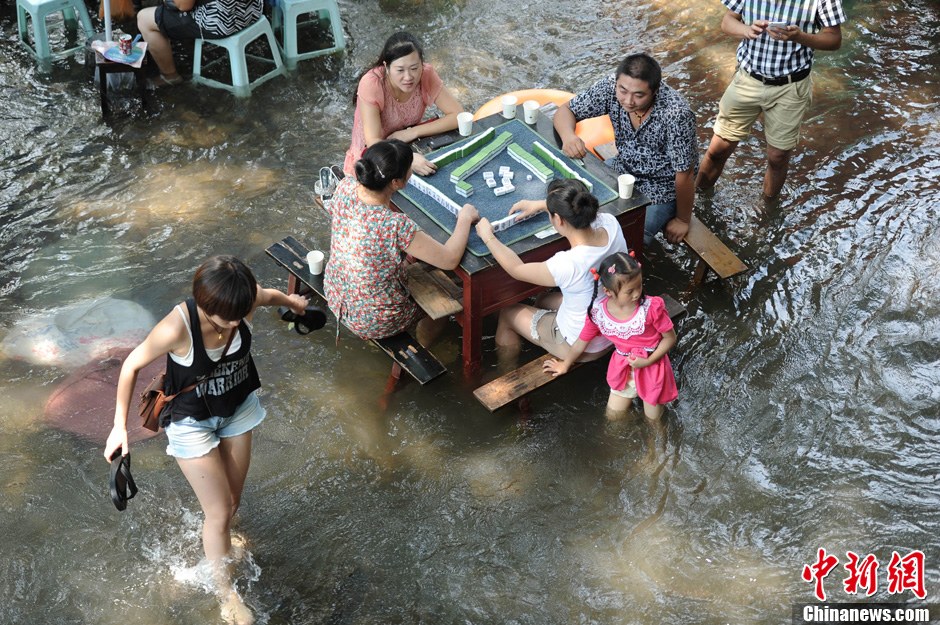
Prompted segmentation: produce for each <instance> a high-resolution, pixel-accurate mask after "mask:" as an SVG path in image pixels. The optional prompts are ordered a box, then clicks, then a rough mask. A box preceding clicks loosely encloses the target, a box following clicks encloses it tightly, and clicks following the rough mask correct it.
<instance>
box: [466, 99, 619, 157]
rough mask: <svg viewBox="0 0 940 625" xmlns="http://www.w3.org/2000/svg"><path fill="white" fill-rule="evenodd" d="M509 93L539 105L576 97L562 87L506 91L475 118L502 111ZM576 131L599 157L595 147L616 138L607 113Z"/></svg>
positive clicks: (583, 122)
mask: <svg viewBox="0 0 940 625" xmlns="http://www.w3.org/2000/svg"><path fill="white" fill-rule="evenodd" d="M507 95H514V96H516V99H517V100H518V101H519V104H522V103H523V102H525V101H526V100H535V101H536V102H538V103H539V105H544V104H548V103H549V102H554V103H555V104H557V105H558V106H561V105H562V104H564V103H566V102H567V101H568V100H570V99H571V98H573V97H574V94H573V93H571V92H570V91H562V90H560V89H522V90H521V91H510V92H509V93H504V94H502V95H499V96H497V97H495V98H493V99H492V100H490V101H489V102H487V103H486V104H484V105H483V106H481V107H480V108H478V109H477V112H476V113H474V114H473V119H474V120H478V119H482V118H484V117H488V116H490V115H492V114H493V113H499V112H500V111H502V110H503V102H502V100H503V96H507ZM574 133H575V134H576V135H578V136H579V137H581V140H582V141H584V145H585V146H587V148H588V149H589V150H590V151H591V152H594V155H595V156H597V157H598V158H602V157H601V156H600V154H598V153H597V151H596V150H595V149H594V148H595V147H597V146H599V145H604V144H606V143H611V142H612V141H613V140H614V127H613V126H612V125H611V124H610V118H609V117H607V116H606V115H604V116H603V117H594V118H591V119H585V120H584V121H580V122H578V123H577V125H576V126H575V127H574Z"/></svg>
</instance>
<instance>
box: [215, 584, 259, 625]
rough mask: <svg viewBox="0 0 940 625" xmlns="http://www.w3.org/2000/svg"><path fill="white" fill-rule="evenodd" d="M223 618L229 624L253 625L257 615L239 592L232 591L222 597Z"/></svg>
mask: <svg viewBox="0 0 940 625" xmlns="http://www.w3.org/2000/svg"><path fill="white" fill-rule="evenodd" d="M222 620H223V621H225V622H226V623H227V624H228V625H253V623H254V622H255V617H254V615H253V614H252V613H251V610H249V609H248V606H246V605H245V602H244V601H242V598H241V597H239V596H238V593H237V592H235V591H232V592H230V593H229V594H228V596H227V597H225V598H224V599H222Z"/></svg>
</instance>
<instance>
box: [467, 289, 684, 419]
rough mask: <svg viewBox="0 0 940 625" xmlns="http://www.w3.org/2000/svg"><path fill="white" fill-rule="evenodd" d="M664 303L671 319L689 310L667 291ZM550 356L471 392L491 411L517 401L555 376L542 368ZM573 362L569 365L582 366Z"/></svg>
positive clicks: (603, 360)
mask: <svg viewBox="0 0 940 625" xmlns="http://www.w3.org/2000/svg"><path fill="white" fill-rule="evenodd" d="M660 297H662V298H663V301H664V302H665V303H666V311H667V312H668V313H669V317H670V318H671V319H672V320H673V322H675V321H677V320H678V319H680V318H681V317H683V316H684V315H685V314H686V313H687V312H688V311H687V310H686V309H685V306H683V305H682V304H680V303H679V302H677V301H676V300H674V299H673V298H672V297H670V296H668V295H665V294H664V295H661V296H660ZM549 358H553V356H552V355H551V354H543V355H542V356H539V357H538V358H536V359H535V360H533V361H531V362H529V363H527V364H525V365H522V366H521V367H519V368H518V369H515V370H514V371H510V372H509V373H507V374H505V375H503V376H501V377H499V378H496V379H495V380H493V381H492V382H488V383H487V384H484V385H483V386H481V387H479V388H478V389H476V390H475V391H473V396H474V397H476V398H477V400H478V401H479V402H480V403H481V404H483V406H484V407H485V408H486V409H487V410H489V411H490V412H495V411H496V410H498V409H499V408H502V407H503V406H505V405H506V404H509V403H511V402H514V401H516V400H517V399H520V398H522V397H523V396H525V395H528V394H529V393H531V392H532V391H534V390H536V389H538V388H541V387H543V386H545V385H546V384H548V383H549V382H551V381H553V380H556V379H557V378H555V377H552V374H551V373H546V372H545V371H543V370H542V364H543V363H544V362H545V361H546V360H548V359H549ZM594 362H607V358H599V359H598V360H597V361H594ZM581 364H582V363H577V362H576V363H574V365H573V366H572V367H571V369H574V368H575V367H579V366H581Z"/></svg>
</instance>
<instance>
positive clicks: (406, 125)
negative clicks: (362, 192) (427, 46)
mask: <svg viewBox="0 0 940 625" xmlns="http://www.w3.org/2000/svg"><path fill="white" fill-rule="evenodd" d="M353 102H354V103H355V104H356V114H355V117H354V118H353V130H352V143H351V144H350V146H349V150H347V151H346V160H345V162H344V163H343V171H345V172H346V174H347V175H350V176H352V175H355V173H356V170H355V168H356V161H358V160H359V159H360V158H362V153H363V152H364V151H365V149H366V148H367V147H369V146H370V145H372V144H373V143H376V142H378V141H382V140H383V139H398V140H400V141H404V142H405V143H411V142H412V141H414V140H416V139H420V138H421V137H429V136H431V135H436V134H440V133H442V132H447V131H448V130H453V129H454V128H456V127H457V114H458V113H460V112H462V111H463V107H462V106H460V103H459V102H458V101H457V99H456V98H454V96H453V95H452V94H451V92H450V91H448V90H447V87H445V86H444V83H443V82H442V81H441V78H440V76H438V75H437V72H436V71H434V68H433V67H431V66H430V65H429V64H428V63H425V62H424V51H423V50H422V49H421V44H419V43H418V40H417V39H415V38H414V36H413V35H411V34H410V33H407V32H399V33H395V34H394V35H392V36H391V37H389V38H388V41H386V42H385V47H384V48H382V54H380V55H379V59H378V60H377V61H376V62H375V64H374V65H373V66H372V67H371V68H370V69H368V70H366V71H365V73H363V75H362V76H361V77H360V79H359V88H358V89H357V91H356V97H355V98H354V99H353ZM431 104H434V105H435V106H437V108H438V109H440V111H441V112H442V113H443V114H444V116H443V117H440V118H438V119H435V120H433V121H429V122H428V123H426V124H421V120H422V119H423V118H424V112H425V110H426V109H427V108H428V106H430V105H431ZM419 124H420V125H419ZM436 169H437V168H436V167H435V166H434V165H433V164H432V163H429V162H428V161H427V159H425V158H424V157H423V156H422V155H420V154H417V153H416V154H415V156H414V165H413V170H414V173H416V174H420V175H422V176H427V175H429V174H433V173H434V171H435V170H436Z"/></svg>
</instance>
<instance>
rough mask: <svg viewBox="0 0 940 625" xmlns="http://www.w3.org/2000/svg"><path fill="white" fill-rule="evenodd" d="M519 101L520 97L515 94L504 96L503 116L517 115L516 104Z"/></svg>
mask: <svg viewBox="0 0 940 625" xmlns="http://www.w3.org/2000/svg"><path fill="white" fill-rule="evenodd" d="M518 103H519V98H517V97H516V96H514V95H507V96H503V117H505V118H506V119H513V118H515V117H516V104H518Z"/></svg>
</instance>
